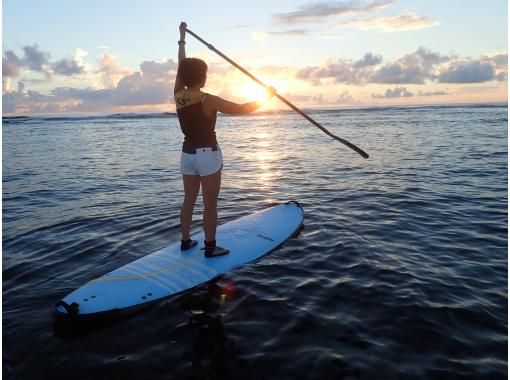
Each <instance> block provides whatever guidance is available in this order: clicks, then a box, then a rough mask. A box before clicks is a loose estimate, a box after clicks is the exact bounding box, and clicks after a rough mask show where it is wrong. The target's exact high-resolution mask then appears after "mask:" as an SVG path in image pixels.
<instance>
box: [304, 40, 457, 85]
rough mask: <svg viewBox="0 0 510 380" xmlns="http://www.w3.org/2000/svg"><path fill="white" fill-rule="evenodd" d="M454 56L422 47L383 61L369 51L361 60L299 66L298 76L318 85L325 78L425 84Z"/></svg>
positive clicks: (341, 60)
mask: <svg viewBox="0 0 510 380" xmlns="http://www.w3.org/2000/svg"><path fill="white" fill-rule="evenodd" d="M452 58H454V57H452V56H445V55H441V54H439V53H434V52H432V51H430V50H428V49H426V48H423V47H420V48H418V49H417V50H416V51H415V52H413V53H410V54H406V55H404V56H402V57H400V58H397V59H396V60H394V61H392V62H388V63H386V64H384V65H381V64H382V61H383V58H382V56H380V55H375V54H373V53H366V54H365V56H364V57H363V58H362V59H359V60H357V61H352V60H346V59H339V60H337V61H334V60H332V59H328V60H326V61H325V62H324V63H323V64H322V65H321V66H307V67H304V68H302V69H301V70H298V71H297V73H296V78H297V79H301V80H305V81H309V82H311V83H312V84H314V85H320V84H322V81H323V80H329V81H332V82H333V83H345V84H358V85H363V84H367V83H385V84H407V83H413V84H424V83H425V81H426V80H435V79H436V78H437V70H438V68H439V65H441V64H443V63H445V62H448V61H450V60H451V59H452Z"/></svg>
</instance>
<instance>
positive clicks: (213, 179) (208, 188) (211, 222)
mask: <svg viewBox="0 0 510 380" xmlns="http://www.w3.org/2000/svg"><path fill="white" fill-rule="evenodd" d="M200 182H201V184H202V196H203V198H204V234H205V240H206V241H207V242H212V241H214V240H215V239H216V225H217V223H218V195H219V193H220V186H221V170H219V171H217V172H216V173H214V174H211V175H208V176H205V177H200Z"/></svg>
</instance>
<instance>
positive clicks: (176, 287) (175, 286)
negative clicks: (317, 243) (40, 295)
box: [52, 201, 303, 319]
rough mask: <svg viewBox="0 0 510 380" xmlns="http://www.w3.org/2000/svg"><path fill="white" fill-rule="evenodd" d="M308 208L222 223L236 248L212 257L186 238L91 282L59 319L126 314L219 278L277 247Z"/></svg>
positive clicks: (292, 205)
mask: <svg viewBox="0 0 510 380" xmlns="http://www.w3.org/2000/svg"><path fill="white" fill-rule="evenodd" d="M302 224H303V209H302V207H301V206H300V205H299V204H298V203H297V202H294V201H290V202H287V203H282V204H278V205H276V206H273V207H269V208H267V209H264V210H262V211H258V212H255V213H253V214H250V215H247V216H244V217H241V218H239V219H236V220H233V221H230V222H228V223H225V224H223V225H221V226H219V227H218V229H217V232H216V240H217V241H218V244H219V245H221V246H222V247H226V248H229V249H230V253H229V254H227V255H225V256H219V257H213V258H206V257H205V256H204V251H203V250H202V249H201V247H202V246H203V240H204V235H203V233H201V234H197V235H195V236H192V239H195V240H198V242H199V244H198V245H197V246H195V247H193V248H190V249H189V250H187V251H181V249H180V241H179V242H176V243H174V244H172V245H170V246H168V247H165V248H162V249H160V250H158V251H156V252H153V253H151V254H149V255H147V256H144V257H142V258H140V259H138V260H136V261H133V262H131V263H129V264H126V265H124V266H123V267H121V268H119V269H116V270H114V271H112V272H110V273H107V274H105V275H104V276H101V277H99V278H96V279H94V280H92V281H90V282H88V283H86V284H85V285H84V286H82V287H81V288H78V289H77V290H75V291H74V292H72V293H70V294H69V295H67V296H66V297H65V298H63V299H62V300H61V301H59V302H57V303H56V304H55V307H54V310H53V313H52V315H53V316H54V317H55V318H56V319H58V318H75V319H90V318H91V319H95V318H102V317H106V316H116V315H122V314H126V313H129V312H133V311H136V310H139V309H141V308H143V307H147V306H149V305H151V304H153V303H156V302H160V301H162V300H164V299H167V298H169V297H172V296H175V295H178V294H180V293H183V292H186V291H188V290H190V289H192V288H195V287H197V286H199V285H202V284H204V283H206V282H208V281H211V280H214V279H215V278H217V277H219V276H221V275H222V274H225V273H228V272H230V271H232V270H234V269H236V268H239V267H241V266H243V265H245V264H247V263H249V262H252V261H254V260H256V259H259V258H260V257H262V256H264V255H266V254H267V253H269V252H271V251H272V250H274V249H275V248H277V247H278V246H279V245H281V244H282V243H284V242H285V241H286V240H287V239H288V238H289V237H291V236H293V235H294V234H295V233H296V232H298V231H299V229H300V227H301V226H302Z"/></svg>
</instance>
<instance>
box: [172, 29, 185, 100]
mask: <svg viewBox="0 0 510 380" xmlns="http://www.w3.org/2000/svg"><path fill="white" fill-rule="evenodd" d="M186 27H187V25H186V23H185V22H181V25H179V32H180V35H181V38H180V39H179V42H178V44H179V52H178V57H179V65H180V64H181V62H182V61H183V59H184V58H186V47H185V45H186V41H185V38H186ZM183 88H184V82H183V81H182V79H181V78H180V77H179V76H178V75H177V76H176V77H175V84H174V94H176V93H177V92H178V91H180V90H182V89H183Z"/></svg>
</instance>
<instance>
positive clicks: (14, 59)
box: [2, 50, 22, 77]
mask: <svg viewBox="0 0 510 380" xmlns="http://www.w3.org/2000/svg"><path fill="white" fill-rule="evenodd" d="M21 64H22V62H21V59H20V58H18V56H17V55H16V54H15V53H14V52H12V51H10V50H8V51H6V52H4V53H3V56H2V77H17V76H19V70H20V67H21Z"/></svg>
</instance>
